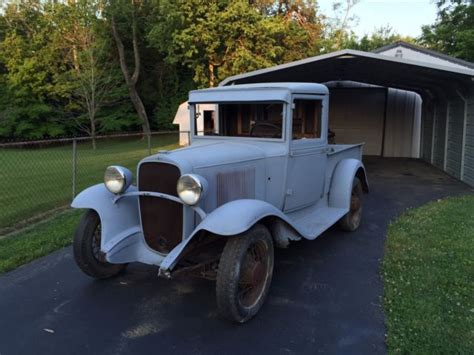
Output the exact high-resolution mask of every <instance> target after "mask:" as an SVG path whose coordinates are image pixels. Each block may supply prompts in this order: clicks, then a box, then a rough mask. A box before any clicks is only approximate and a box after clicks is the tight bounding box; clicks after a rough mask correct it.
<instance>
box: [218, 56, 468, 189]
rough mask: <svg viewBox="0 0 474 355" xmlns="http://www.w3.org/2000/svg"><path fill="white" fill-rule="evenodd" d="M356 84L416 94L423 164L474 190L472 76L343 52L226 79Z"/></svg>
mask: <svg viewBox="0 0 474 355" xmlns="http://www.w3.org/2000/svg"><path fill="white" fill-rule="evenodd" d="M308 81H309V82H318V83H325V82H333V81H355V82H361V83H367V84H372V85H379V86H384V87H388V88H397V89H402V90H409V91H413V92H416V93H418V94H419V95H420V96H421V98H422V100H423V104H422V119H421V125H422V127H421V144H420V150H421V158H422V159H424V160H426V161H428V162H430V163H431V164H433V165H435V166H436V167H438V168H440V169H443V170H444V171H446V172H447V173H448V174H450V175H452V176H454V177H456V178H458V179H460V180H462V181H465V182H466V183H468V184H469V185H471V186H474V70H473V69H469V68H466V69H464V68H457V67H448V66H444V65H439V64H433V63H425V62H419V61H413V60H409V59H404V58H397V57H389V56H385V55H381V54H377V53H368V52H362V51H356V50H350V49H345V50H342V51H337V52H333V53H329V54H325V55H320V56H316V57H311V58H307V59H303V60H299V61H295V62H291V63H287V64H282V65H278V66H275V67H271V68H267V69H262V70H257V71H253V72H249V73H245V74H241V75H236V76H232V77H229V78H227V79H226V80H224V81H223V82H222V83H221V84H220V85H232V84H244V83H254V82H308Z"/></svg>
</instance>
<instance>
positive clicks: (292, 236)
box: [72, 83, 368, 323]
mask: <svg viewBox="0 0 474 355" xmlns="http://www.w3.org/2000/svg"><path fill="white" fill-rule="evenodd" d="M188 102H189V111H190V119H191V124H190V127H191V133H190V139H191V144H190V146H188V147H186V148H181V149H176V150H173V151H160V152H159V153H158V154H155V155H152V156H149V157H147V158H145V159H143V160H142V161H141V162H140V163H139V164H138V168H137V177H136V185H134V184H132V181H133V178H132V173H131V172H130V171H129V170H127V169H126V168H123V167H120V166H109V167H108V168H107V169H106V170H105V176H104V183H101V184H98V185H95V186H92V187H90V188H88V189H86V190H84V191H83V192H81V193H80V194H79V195H78V196H77V197H76V198H75V199H74V201H73V203H72V207H74V208H83V209H87V211H86V213H85V215H84V217H83V218H82V220H81V221H80V223H79V225H78V227H77V230H76V233H75V237H74V256H75V260H76V262H77V264H78V266H79V267H80V268H81V269H82V271H83V272H85V273H86V274H87V275H89V276H92V277H95V278H108V277H112V276H114V275H116V274H118V273H119V272H121V271H122V270H123V269H124V268H125V266H126V265H127V263H131V262H141V263H145V264H150V265H156V266H158V268H159V272H158V274H159V275H160V276H164V277H167V278H170V277H173V276H175V275H179V274H183V273H188V274H193V275H196V276H200V277H204V278H209V279H213V280H216V296H217V297H216V298H217V306H218V310H219V313H220V314H221V315H222V316H223V317H224V318H227V319H229V320H232V321H236V322H240V323H242V322H245V321H247V320H249V319H250V318H252V317H253V316H254V315H255V314H256V313H257V312H258V310H259V309H260V308H261V306H262V304H263V302H264V300H265V298H266V295H267V293H268V290H269V286H270V282H271V279H272V273H273V264H274V247H281V248H284V247H287V246H288V245H289V243H290V242H291V241H297V240H300V239H301V238H305V239H311V240H312V239H315V238H316V237H318V236H319V235H321V233H323V232H324V231H325V230H326V229H328V228H329V227H330V226H332V225H333V224H335V223H338V224H339V226H340V227H342V229H344V230H346V231H354V230H356V229H357V228H358V227H359V224H360V222H361V216H362V195H363V193H364V192H368V182H367V178H366V172H365V168H364V166H363V164H362V162H361V157H362V144H356V145H335V144H334V145H330V144H328V143H327V135H328V130H329V129H328V103H329V92H328V89H327V88H326V87H325V86H323V85H320V84H312V83H267V84H246V85H234V86H226V87H217V88H211V89H204V90H196V91H191V92H190V94H189V101H188Z"/></svg>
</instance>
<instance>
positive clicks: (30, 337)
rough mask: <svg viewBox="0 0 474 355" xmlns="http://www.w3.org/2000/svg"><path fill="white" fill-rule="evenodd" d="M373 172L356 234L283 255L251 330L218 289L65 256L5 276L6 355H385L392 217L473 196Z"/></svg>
mask: <svg viewBox="0 0 474 355" xmlns="http://www.w3.org/2000/svg"><path fill="white" fill-rule="evenodd" d="M366 167H367V169H368V172H369V183H370V184H371V193H370V194H369V195H367V196H366V197H365V199H364V220H363V222H362V225H361V227H360V229H359V230H358V231H357V232H355V233H344V232H341V231H340V230H338V228H337V227H333V228H332V229H330V230H329V231H328V232H326V233H324V234H323V235H322V236H321V237H319V238H318V239H317V240H315V241H313V242H308V241H303V242H299V243H294V244H293V245H292V246H291V247H290V248H289V249H285V250H278V251H277V254H276V265H275V273H274V280H273V284H272V286H271V289H270V296H269V299H268V300H267V303H266V304H265V305H264V307H263V309H262V310H261V312H260V314H259V315H258V316H257V318H255V319H254V320H252V321H251V322H249V323H247V324H245V325H234V324H230V323H227V322H226V321H222V320H220V319H219V318H218V317H217V313H216V309H215V294H214V283H213V282H210V281H205V280H196V279H187V278H183V279H177V280H164V279H158V278H156V268H154V267H148V266H143V265H131V266H130V267H129V268H128V269H127V272H126V273H125V274H123V275H122V276H120V277H119V278H116V279H112V280H107V281H94V280H92V279H90V278H88V277H86V276H84V275H83V274H82V273H81V272H80V271H79V270H78V269H77V267H76V266H75V264H74V262H73V259H72V250H71V248H66V249H63V250H60V251H58V252H55V253H53V254H51V255H49V256H47V257H45V258H42V259H40V260H37V261H35V262H33V263H31V264H29V265H25V266H23V267H21V268H19V269H17V270H15V271H13V272H10V273H7V274H5V275H3V276H0V354H1V355H11V354H132V353H133V354H138V353H144V354H149V353H156V354H170V353H176V354H181V353H186V354H242V353H244V354H256V353H271V354H280V353H281V354H287V353H298V354H300V353H306V354H308V353H311V354H314V353H341V354H352V353H354V354H356V353H357V354H369V353H377V354H380V353H384V352H385V344H384V337H385V326H384V315H383V310H382V307H381V296H382V282H381V279H380V275H379V268H380V261H381V259H382V256H383V244H384V238H385V232H386V227H387V225H388V223H389V221H390V220H392V219H393V218H395V217H396V216H397V215H399V214H400V213H401V212H403V211H404V210H405V209H406V208H409V207H414V206H419V205H421V204H424V203H425V202H428V201H430V200H434V199H438V198H442V197H445V196H450V195H456V194H460V193H469V192H470V191H472V190H471V189H470V188H469V187H468V186H466V185H464V184H463V183H460V182H458V181H456V180H454V179H452V178H450V177H449V176H447V175H446V174H444V173H442V172H440V171H438V170H436V169H435V168H433V167H431V166H429V165H428V164H425V163H423V162H420V161H415V160H404V159H367V160H366Z"/></svg>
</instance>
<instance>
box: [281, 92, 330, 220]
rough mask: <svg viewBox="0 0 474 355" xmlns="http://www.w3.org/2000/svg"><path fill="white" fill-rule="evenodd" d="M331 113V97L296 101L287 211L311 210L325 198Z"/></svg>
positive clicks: (304, 98)
mask: <svg viewBox="0 0 474 355" xmlns="http://www.w3.org/2000/svg"><path fill="white" fill-rule="evenodd" d="M327 110H328V98H327V96H319V95H318V96H317V95H295V96H294V97H293V105H292V120H290V123H291V127H289V132H290V135H289V138H290V149H289V157H288V171H287V179H286V181H287V183H286V197H285V206H284V210H285V211H291V210H295V209H298V208H302V207H306V206H309V205H311V204H313V203H315V202H317V201H318V200H319V199H321V198H322V197H323V193H324V183H325V173H326V161H327Z"/></svg>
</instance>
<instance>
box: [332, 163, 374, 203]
mask: <svg viewBox="0 0 474 355" xmlns="http://www.w3.org/2000/svg"><path fill="white" fill-rule="evenodd" d="M355 177H358V178H359V180H360V182H361V183H362V189H363V190H364V191H365V192H369V183H368V181H367V174H366V172H365V167H364V164H362V162H361V161H360V160H357V159H343V160H341V161H340V162H339V163H337V165H336V167H335V168H334V171H333V174H332V178H331V185H330V188H329V201H328V202H329V207H336V208H344V209H347V210H349V206H350V201H351V192H352V184H353V183H354V178H355Z"/></svg>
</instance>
